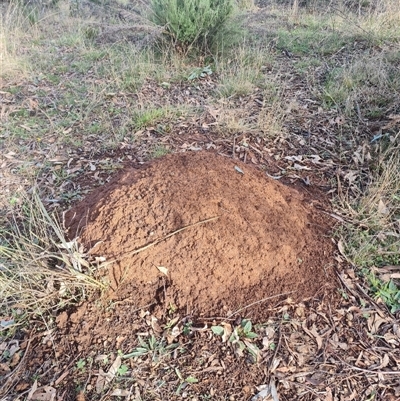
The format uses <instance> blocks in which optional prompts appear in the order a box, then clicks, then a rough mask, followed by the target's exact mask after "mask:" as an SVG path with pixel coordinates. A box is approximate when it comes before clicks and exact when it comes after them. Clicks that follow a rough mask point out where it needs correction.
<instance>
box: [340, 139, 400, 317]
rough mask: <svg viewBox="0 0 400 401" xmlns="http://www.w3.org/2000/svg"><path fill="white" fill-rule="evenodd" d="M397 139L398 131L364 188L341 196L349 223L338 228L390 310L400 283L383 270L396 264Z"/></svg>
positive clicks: (399, 245) (399, 247)
mask: <svg viewBox="0 0 400 401" xmlns="http://www.w3.org/2000/svg"><path fill="white" fill-rule="evenodd" d="M399 138H400V133H399V134H398V135H397V136H396V137H392V138H391V143H390V145H389V146H388V145H387V144H386V146H388V147H387V148H386V149H385V150H383V151H381V152H380V154H379V155H378V157H377V158H376V163H375V165H374V168H373V169H372V171H371V176H370V180H369V182H368V184H367V185H366V184H365V183H364V185H366V187H365V188H364V190H362V189H361V190H360V191H359V192H358V194H357V195H356V196H354V195H353V196H351V197H346V198H342V201H343V203H342V212H343V213H344V214H347V215H348V217H349V219H350V221H351V222H352V223H351V224H347V225H345V226H344V227H343V231H342V236H343V239H344V241H345V250H346V252H347V255H348V258H349V260H351V261H352V262H353V263H354V264H355V265H356V266H357V267H358V268H364V269H365V270H364V273H365V274H366V276H367V277H368V278H369V279H370V282H371V284H372V287H373V288H372V290H373V291H374V292H375V295H376V296H378V297H381V298H383V299H384V300H385V302H386V303H387V304H388V305H389V306H390V307H391V308H392V310H393V311H396V310H397V309H398V308H399V307H400V298H399V297H400V290H399V288H400V286H399V284H400V283H399V282H398V279H397V278H396V277H397V276H396V275H395V276H390V275H387V274H386V273H387V270H385V269H387V267H388V266H394V267H396V266H397V268H398V267H399V265H400V152H399V151H400V144H399ZM382 141H383V142H384V141H385V140H384V139H382ZM382 268H383V270H382V271H381V269H382ZM381 273H382V274H383V273H385V275H384V276H382V277H384V280H383V281H380V279H379V278H380V277H381ZM375 276H377V277H375ZM392 278H393V279H392Z"/></svg>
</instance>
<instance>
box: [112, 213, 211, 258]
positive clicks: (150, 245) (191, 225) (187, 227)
mask: <svg viewBox="0 0 400 401" xmlns="http://www.w3.org/2000/svg"><path fill="white" fill-rule="evenodd" d="M218 218H219V216H215V217H211V218H209V219H206V220H201V221H198V222H197V223H193V224H189V225H188V226H185V227H182V228H180V229H179V230H176V231H173V232H172V233H169V234H168V235H166V236H165V237H163V238H160V239H157V240H155V241H153V242H150V243H149V244H147V245H145V246H142V247H141V248H138V249H134V250H132V251H127V252H124V253H120V254H119V256H121V255H124V256H125V257H126V256H127V255H129V256H132V255H136V254H138V253H140V252H143V251H145V250H146V249H149V248H151V247H152V246H155V245H157V244H159V243H160V242H163V241H165V240H166V239H168V238H171V237H172V236H174V235H176V234H178V233H180V232H182V231H185V230H187V229H189V228H193V227H196V226H199V225H200V224H204V223H208V222H210V221H214V220H217V219H218Z"/></svg>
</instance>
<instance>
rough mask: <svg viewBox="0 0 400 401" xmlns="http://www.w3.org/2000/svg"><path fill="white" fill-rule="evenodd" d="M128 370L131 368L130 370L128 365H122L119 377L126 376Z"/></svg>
mask: <svg viewBox="0 0 400 401" xmlns="http://www.w3.org/2000/svg"><path fill="white" fill-rule="evenodd" d="M128 369H129V368H128V366H127V365H125V364H123V365H121V366H120V367H119V368H118V370H117V375H118V376H125V375H126V373H127V372H128Z"/></svg>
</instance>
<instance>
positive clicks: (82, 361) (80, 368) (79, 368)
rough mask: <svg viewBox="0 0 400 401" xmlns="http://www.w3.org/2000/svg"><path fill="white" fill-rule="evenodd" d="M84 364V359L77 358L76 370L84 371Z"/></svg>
mask: <svg viewBox="0 0 400 401" xmlns="http://www.w3.org/2000/svg"><path fill="white" fill-rule="evenodd" d="M85 366H86V361H85V360H84V359H82V358H81V359H79V361H78V362H77V363H76V368H77V369H78V370H81V371H84V370H85Z"/></svg>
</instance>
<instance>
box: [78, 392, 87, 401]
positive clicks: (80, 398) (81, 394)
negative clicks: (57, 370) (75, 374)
mask: <svg viewBox="0 0 400 401" xmlns="http://www.w3.org/2000/svg"><path fill="white" fill-rule="evenodd" d="M76 401H86V398H85V393H84V392H83V391H79V393H78V394H77V395H76Z"/></svg>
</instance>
